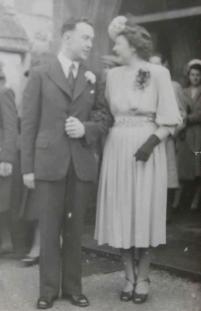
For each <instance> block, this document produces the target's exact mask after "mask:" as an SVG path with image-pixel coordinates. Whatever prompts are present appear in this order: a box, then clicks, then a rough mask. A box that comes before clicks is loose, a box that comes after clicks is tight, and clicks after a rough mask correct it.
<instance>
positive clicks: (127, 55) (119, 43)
mask: <svg viewBox="0 0 201 311" xmlns="http://www.w3.org/2000/svg"><path fill="white" fill-rule="evenodd" d="M113 51H114V53H115V54H116V55H117V57H118V58H119V59H120V62H121V63H122V64H129V62H130V60H131V58H132V57H133V55H134V53H135V49H134V48H133V47H132V46H130V44H129V43H128V40H127V39H126V37H125V36H123V35H120V36H118V37H117V38H116V40H115V45H114V47H113Z"/></svg>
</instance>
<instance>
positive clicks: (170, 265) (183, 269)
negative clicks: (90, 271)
mask: <svg viewBox="0 0 201 311" xmlns="http://www.w3.org/2000/svg"><path fill="white" fill-rule="evenodd" d="M93 232H94V226H88V227H86V232H85V234H84V235H83V246H84V248H85V249H86V250H88V251H93V252H95V253H97V254H105V255H107V254H112V255H118V254H119V251H118V250H117V249H113V248H111V247H108V246H105V245H104V246H101V247H98V246H97V243H96V241H94V240H93ZM152 253H153V257H152V259H153V260H152V263H153V264H154V265H155V266H157V267H161V268H163V269H167V270H169V271H174V272H177V273H179V274H181V275H185V276H186V275H188V276H191V277H192V278H193V279H195V280H199V281H201V214H200V213H192V212H187V213H183V214H180V213H179V214H177V215H175V216H174V217H173V221H172V223H171V225H169V226H167V245H165V246H161V247H158V248H156V249H155V250H154V251H153V252H152ZM189 311H191V310H189Z"/></svg>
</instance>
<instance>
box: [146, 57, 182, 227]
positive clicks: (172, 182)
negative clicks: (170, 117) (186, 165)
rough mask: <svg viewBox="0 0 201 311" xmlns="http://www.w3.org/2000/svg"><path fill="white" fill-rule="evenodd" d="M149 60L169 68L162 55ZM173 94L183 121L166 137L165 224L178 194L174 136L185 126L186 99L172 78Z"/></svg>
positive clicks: (169, 219) (170, 218) (170, 217)
mask: <svg viewBox="0 0 201 311" xmlns="http://www.w3.org/2000/svg"><path fill="white" fill-rule="evenodd" d="M150 62H151V63H152V64H155V65H161V66H164V67H166V68H169V65H168V62H167V61H166V60H164V59H163V57H162V55H160V54H154V55H152V56H151V57H150ZM172 86H173V89H174V94H175V97H176V100H177V104H178V108H179V111H180V114H181V117H182V120H183V123H182V124H181V125H180V126H178V127H177V128H176V129H175V133H174V135H170V136H169V137H168V138H167V139H166V152H167V173H168V193H167V224H169V223H171V221H172V214H173V204H174V201H175V199H176V194H178V195H180V188H179V176H178V166H177V157H176V137H177V135H178V133H179V132H180V131H182V129H183V128H184V127H185V121H184V120H185V118H186V109H187V103H188V99H187V96H185V94H184V91H183V89H182V87H181V85H180V84H179V83H178V82H177V81H174V80H172Z"/></svg>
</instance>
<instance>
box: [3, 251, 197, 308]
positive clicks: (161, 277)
mask: <svg viewBox="0 0 201 311" xmlns="http://www.w3.org/2000/svg"><path fill="white" fill-rule="evenodd" d="M120 268H121V266H120V264H119V263H118V262H116V261H111V260H110V259H106V258H99V257H98V258H96V257H94V256H88V255H84V258H83V270H84V275H85V277H84V280H83V283H84V288H85V293H86V295H88V297H89V298H90V301H91V306H90V307H89V308H88V309H87V310H89V311H90V310H93V311H120V310H122V309H123V310H124V311H131V310H136V311H138V310H139V311H201V284H200V283H192V282H190V281H188V280H186V279H181V278H176V277H175V276H172V275H169V274H168V273H165V272H159V271H155V270H153V271H152V273H151V292H150V298H149V301H148V302H147V303H146V304H144V305H141V306H136V305H134V304H133V303H132V302H130V303H122V302H120V301H119V297H118V296H119V292H120V290H121V286H122V283H123V273H122V272H112V273H106V272H109V271H115V270H118V269H120ZM94 273H95V274H94ZM37 296H38V268H37V267H36V266H35V267H32V268H22V267H21V266H20V265H19V263H18V262H17V261H14V260H13V261H12V260H8V259H7V260H6V259H1V260H0V310H1V311H32V310H35V307H34V305H35V301H36V299H37ZM56 310H57V311H68V310H69V311H71V310H72V311H73V310H74V311H76V310H80V309H79V308H76V307H74V306H72V305H70V304H69V303H68V302H66V301H64V300H59V301H57V302H56V303H55V306H54V308H53V309H52V311H56Z"/></svg>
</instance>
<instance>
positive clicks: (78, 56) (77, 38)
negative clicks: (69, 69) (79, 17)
mask: <svg viewBox="0 0 201 311" xmlns="http://www.w3.org/2000/svg"><path fill="white" fill-rule="evenodd" d="M93 40H94V30H93V27H92V26H90V25H88V24H87V23H84V22H81V23H78V24H77V25H76V28H75V29H74V30H73V31H71V32H69V33H68V34H67V36H66V44H67V46H68V49H69V50H70V52H71V56H72V58H73V60H76V61H81V60H86V59H87V58H88V56H89V54H90V51H91V49H92V46H93Z"/></svg>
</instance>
